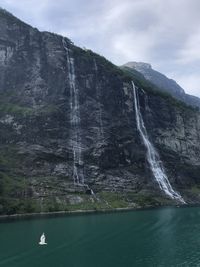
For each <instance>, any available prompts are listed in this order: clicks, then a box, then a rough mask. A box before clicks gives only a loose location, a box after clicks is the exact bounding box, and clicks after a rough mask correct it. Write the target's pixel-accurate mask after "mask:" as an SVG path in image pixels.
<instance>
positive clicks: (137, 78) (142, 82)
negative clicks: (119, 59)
mask: <svg viewBox="0 0 200 267" xmlns="http://www.w3.org/2000/svg"><path fill="white" fill-rule="evenodd" d="M121 69H122V71H123V72H124V73H125V74H124V75H127V77H129V78H131V80H133V81H134V83H135V85H136V86H137V87H139V88H142V89H143V90H145V91H146V92H147V93H148V94H151V95H153V96H160V97H162V98H164V99H165V100H167V101H168V102H169V103H170V104H171V105H173V106H175V107H177V108H179V109H181V110H182V111H198V110H199V109H198V108H197V107H192V106H189V105H187V104H185V103H184V102H182V101H179V100H177V99H175V98H174V97H173V96H171V94H169V93H167V92H163V91H160V89H159V88H158V87H157V86H155V85H154V84H152V83H151V82H150V81H147V80H146V79H145V77H144V76H143V75H142V74H141V73H139V72H138V71H136V70H134V69H132V68H129V67H121Z"/></svg>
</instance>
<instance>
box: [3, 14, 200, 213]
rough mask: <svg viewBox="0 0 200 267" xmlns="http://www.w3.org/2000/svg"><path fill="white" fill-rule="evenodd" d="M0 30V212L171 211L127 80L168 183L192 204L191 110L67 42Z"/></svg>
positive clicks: (21, 28)
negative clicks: (162, 207)
mask: <svg viewBox="0 0 200 267" xmlns="http://www.w3.org/2000/svg"><path fill="white" fill-rule="evenodd" d="M0 26H1V27H0V29H1V30H0V39H1V37H2V36H3V37H4V42H0V51H1V60H0V96H1V98H0V213H1V214H13V213H24V212H43V211H57V210H75V209H110V208H118V207H121V208H123V207H124V208H126V207H133V208H135V207H141V206H149V205H150V206H158V205H164V204H176V202H174V201H173V200H171V199H169V198H168V197H167V196H166V195H165V194H163V192H162V191H161V190H160V189H159V186H158V184H157V183H156V181H155V179H154V177H153V174H152V171H151V168H150V166H149V164H148V162H147V152H146V148H145V146H144V144H143V142H142V140H141V137H140V136H139V133H138V129H137V122H136V114H135V109H134V96H133V88H132V84H131V81H132V80H133V81H134V83H135V84H136V87H137V92H138V101H139V103H140V107H139V108H140V112H141V116H142V117H143V121H144V123H145V126H146V130H147V131H148V136H149V139H150V140H151V142H152V143H153V144H154V146H155V148H156V150H157V151H158V153H159V155H160V158H161V160H162V161H163V164H164V167H165V169H166V172H167V175H168V178H169V181H170V183H171V185H172V186H173V188H175V189H176V190H177V191H178V192H180V193H181V194H182V195H183V197H184V199H186V201H187V202H188V203H199V202H200V197H199V193H198V192H199V191H198V190H199V186H200V181H199V173H200V164H199V160H198V159H199V155H200V147H199V140H200V136H199V133H200V114H199V112H197V111H196V110H195V109H194V108H190V107H188V106H186V105H185V104H184V103H182V102H180V101H177V100H176V99H174V98H172V97H171V96H170V95H169V94H165V93H163V92H158V91H157V90H156V87H155V86H154V85H152V83H150V82H149V81H148V80H147V79H145V78H144V76H143V75H141V74H140V73H139V72H137V71H135V70H131V71H130V69H129V70H128V71H126V70H122V69H121V68H119V67H117V66H115V65H114V64H112V63H111V62H109V61H108V60H107V59H105V58H103V57H101V56H99V55H98V54H96V53H94V52H92V51H90V50H84V49H81V48H79V47H77V46H75V45H74V44H73V43H72V42H71V41H70V40H69V39H68V38H66V37H63V36H60V35H57V34H52V33H48V32H40V31H38V30H36V29H35V28H32V27H29V26H28V25H27V24H23V23H20V22H18V23H15V20H14V19H13V18H12V21H10V19H9V17H4V14H1V16H0ZM77 173H78V174H77ZM76 175H79V176H80V177H79V178H80V179H76V178H75V179H74V177H75V176H76ZM81 177H82V178H83V177H84V179H82V178H81ZM74 180H75V182H74ZM76 180H78V183H77V182H76ZM82 181H84V182H82Z"/></svg>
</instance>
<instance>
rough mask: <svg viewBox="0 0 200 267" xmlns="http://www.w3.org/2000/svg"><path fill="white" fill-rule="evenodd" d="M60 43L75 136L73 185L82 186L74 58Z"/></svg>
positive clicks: (78, 110)
mask: <svg viewBox="0 0 200 267" xmlns="http://www.w3.org/2000/svg"><path fill="white" fill-rule="evenodd" d="M62 42H63V47H64V50H65V51H66V55H67V67H68V79H69V87H70V123H71V128H72V131H73V134H72V136H73V135H74V136H75V137H74V138H73V139H72V141H71V146H72V150H73V180H74V184H78V185H84V184H85V181H84V174H83V170H82V167H83V160H82V147H81V136H80V107H79V92H78V88H77V85H76V75H75V67H74V58H73V57H72V55H71V50H70V49H69V48H68V46H67V44H66V41H65V40H64V38H63V40H62Z"/></svg>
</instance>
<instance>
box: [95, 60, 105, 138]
mask: <svg viewBox="0 0 200 267" xmlns="http://www.w3.org/2000/svg"><path fill="white" fill-rule="evenodd" d="M94 70H95V79H96V81H95V82H96V96H97V108H98V121H99V129H98V136H97V138H98V140H100V139H103V138H104V130H103V121H102V105H101V91H100V87H99V85H98V82H97V80H98V67H97V63H96V60H95V59H94Z"/></svg>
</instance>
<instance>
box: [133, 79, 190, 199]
mask: <svg viewBox="0 0 200 267" xmlns="http://www.w3.org/2000/svg"><path fill="white" fill-rule="evenodd" d="M132 87H133V97H134V106H135V116H136V123H137V129H138V131H139V133H140V136H141V139H142V141H143V143H144V145H145V147H146V150H147V160H148V163H149V165H150V168H151V171H152V173H153V176H154V178H155V179H156V181H157V183H158V185H159V187H160V189H161V190H162V191H164V192H165V194H166V195H167V196H169V197H170V198H171V199H175V200H177V201H179V202H181V203H183V204H185V201H184V199H183V198H182V197H181V195H180V194H179V193H178V192H176V191H175V190H174V189H173V188H172V186H171V184H170V182H169V179H168V177H167V174H166V173H165V170H164V167H163V164H162V161H161V159H160V156H159V154H158V152H157V151H156V149H155V147H154V145H153V144H152V143H151V142H150V140H149V136H148V133H147V130H146V127H145V124H144V121H143V118H142V114H141V112H140V105H139V98H138V94H137V90H136V87H135V84H134V82H132Z"/></svg>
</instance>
